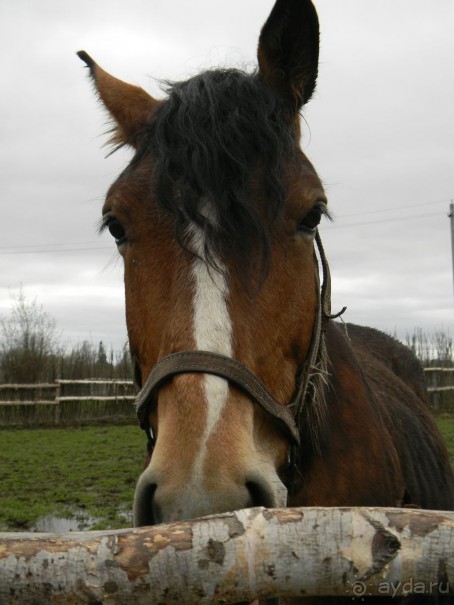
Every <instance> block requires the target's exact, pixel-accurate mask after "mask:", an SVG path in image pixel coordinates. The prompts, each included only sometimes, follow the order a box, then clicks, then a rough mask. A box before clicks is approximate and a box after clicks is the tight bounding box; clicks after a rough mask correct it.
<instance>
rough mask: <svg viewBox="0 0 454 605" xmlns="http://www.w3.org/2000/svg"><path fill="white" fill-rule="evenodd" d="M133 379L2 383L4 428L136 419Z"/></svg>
mask: <svg viewBox="0 0 454 605" xmlns="http://www.w3.org/2000/svg"><path fill="white" fill-rule="evenodd" d="M135 397H136V389H135V387H134V384H133V382H132V380H99V379H90V380H56V381H55V382H53V383H48V384H2V385H0V427H2V426H3V427H7V426H8V427H13V426H34V427H35V426H60V425H66V424H75V423H76V424H77V423H83V422H89V423H90V422H100V421H103V420H110V421H114V422H115V421H124V420H128V419H131V420H132V419H134V418H135V411H134V405H133V403H134V400H135Z"/></svg>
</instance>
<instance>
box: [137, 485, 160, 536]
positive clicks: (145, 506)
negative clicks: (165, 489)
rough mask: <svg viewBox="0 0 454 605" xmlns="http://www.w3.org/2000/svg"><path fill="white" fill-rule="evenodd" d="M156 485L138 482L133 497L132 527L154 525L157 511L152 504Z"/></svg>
mask: <svg viewBox="0 0 454 605" xmlns="http://www.w3.org/2000/svg"><path fill="white" fill-rule="evenodd" d="M155 491H156V485H155V484H154V483H150V484H141V483H140V481H139V483H138V485H137V488H136V493H135V495H134V526H135V527H143V526H145V525H156V523H159V521H158V520H157V519H156V517H157V514H159V511H158V510H157V508H156V506H155V504H154V494H155Z"/></svg>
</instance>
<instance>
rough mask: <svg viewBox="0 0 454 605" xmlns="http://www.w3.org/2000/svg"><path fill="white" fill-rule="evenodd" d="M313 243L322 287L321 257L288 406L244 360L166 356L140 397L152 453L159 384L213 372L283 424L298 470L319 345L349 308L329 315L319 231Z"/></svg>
mask: <svg viewBox="0 0 454 605" xmlns="http://www.w3.org/2000/svg"><path fill="white" fill-rule="evenodd" d="M315 241H316V243H317V247H318V253H319V256H320V261H321V265H322V275H323V279H322V285H321V288H320V278H319V270H318V261H317V255H316V253H315V250H314V257H315V261H316V279H317V290H318V297H317V298H318V302H317V312H316V316H315V322H314V328H313V332H312V338H311V342H310V345H309V351H308V354H307V357H306V360H305V361H304V363H303V364H302V366H301V368H300V369H299V371H298V373H297V379H296V389H295V395H294V396H293V398H292V401H291V402H290V403H289V404H288V405H282V404H281V403H279V402H278V401H277V400H276V399H275V398H274V397H273V395H272V394H271V393H270V391H269V390H268V388H267V387H266V385H265V384H264V383H263V382H262V381H261V380H260V379H259V378H258V377H257V376H255V374H253V373H252V372H251V371H250V370H249V369H248V368H247V367H246V366H245V365H243V364H242V363H241V362H240V361H238V360H236V359H233V358H231V357H227V356H225V355H220V354H218V353H212V352H209V351H197V350H194V351H180V352H178V353H173V354H171V355H167V356H166V357H163V358H162V359H161V360H160V361H158V362H157V363H156V365H155V366H154V367H153V369H152V370H151V372H150V374H149V376H148V378H147V380H146V382H145V384H144V385H143V388H142V389H141V391H140V392H139V394H138V396H137V399H136V411H137V416H138V418H139V422H140V427H141V428H142V429H143V430H144V431H146V433H147V436H148V451H149V453H150V454H151V453H152V451H153V448H154V446H155V441H156V438H155V435H154V433H153V430H152V428H151V427H150V425H149V422H148V412H149V409H150V407H151V406H152V405H154V404H155V401H156V397H157V393H158V390H159V387H160V386H161V385H162V384H163V383H164V382H166V381H167V380H168V379H170V378H172V377H173V376H175V375H177V374H188V373H203V374H214V375H215V376H219V377H221V378H225V380H227V381H228V382H230V383H232V384H234V385H235V386H237V387H238V388H240V389H241V390H242V391H244V392H245V393H246V394H247V395H249V397H250V398H251V399H252V400H253V401H255V402H256V403H257V404H258V405H260V406H261V407H262V408H263V409H264V410H265V411H266V412H267V413H268V414H270V415H271V416H272V417H273V419H274V421H275V423H276V424H277V425H278V426H279V428H280V429H281V430H282V431H283V432H285V433H286V435H287V438H288V439H289V445H290V447H289V455H288V464H289V467H290V469H291V470H295V469H296V468H297V466H296V465H297V453H298V450H299V447H300V444H301V441H300V439H301V438H300V433H301V419H302V413H303V409H304V407H305V404H306V402H307V401H309V399H310V398H311V397H312V393H311V389H310V381H311V376H312V374H313V371H314V369H315V368H316V367H317V366H318V365H319V361H320V357H321V343H322V338H323V333H324V331H325V328H326V324H327V322H328V320H329V319H333V318H336V317H339V316H340V315H342V313H343V312H344V311H345V307H344V308H343V309H342V310H341V311H340V313H337V314H335V315H332V314H331V275H330V271H329V266H328V262H327V260H326V256H325V251H324V249H323V246H322V242H321V239H320V235H319V233H318V232H317V234H316V237H315Z"/></svg>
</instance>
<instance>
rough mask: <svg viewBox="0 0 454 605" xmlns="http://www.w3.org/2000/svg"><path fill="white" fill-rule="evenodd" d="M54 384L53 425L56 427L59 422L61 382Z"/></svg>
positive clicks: (57, 381)
mask: <svg viewBox="0 0 454 605" xmlns="http://www.w3.org/2000/svg"><path fill="white" fill-rule="evenodd" d="M55 382H56V388H55V424H56V426H59V425H60V422H61V404H60V401H61V382H60V381H59V380H56V381H55Z"/></svg>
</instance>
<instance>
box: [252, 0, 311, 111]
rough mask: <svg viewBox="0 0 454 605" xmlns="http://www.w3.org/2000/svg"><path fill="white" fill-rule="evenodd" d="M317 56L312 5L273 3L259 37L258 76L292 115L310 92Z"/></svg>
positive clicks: (294, 0)
mask: <svg viewBox="0 0 454 605" xmlns="http://www.w3.org/2000/svg"><path fill="white" fill-rule="evenodd" d="M318 53H319V25H318V17H317V12H316V10H315V7H314V5H313V4H312V2H311V1H310V0H276V3H275V5H274V7H273V10H272V11H271V14H270V16H269V17H268V19H267V21H266V23H265V25H264V26H263V28H262V31H261V33H260V38H259V47H258V61H259V67H260V73H261V74H262V76H263V77H264V78H265V80H266V81H267V82H268V83H269V84H270V86H272V87H273V88H274V89H275V90H276V91H277V92H278V93H279V94H280V95H281V96H283V97H284V98H285V99H286V101H287V102H288V103H289V104H290V106H291V108H292V110H294V111H295V112H296V111H298V110H299V109H300V108H301V106H302V105H304V104H305V103H307V102H308V101H309V99H310V98H311V96H312V93H313V92H314V89H315V83H316V80H317V72H318Z"/></svg>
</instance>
